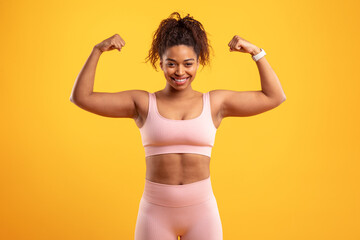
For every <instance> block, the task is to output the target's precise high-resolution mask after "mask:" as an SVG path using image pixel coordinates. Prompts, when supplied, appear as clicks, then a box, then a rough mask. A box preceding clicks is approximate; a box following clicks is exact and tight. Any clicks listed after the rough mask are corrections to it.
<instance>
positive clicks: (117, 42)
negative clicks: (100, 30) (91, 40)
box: [95, 34, 125, 53]
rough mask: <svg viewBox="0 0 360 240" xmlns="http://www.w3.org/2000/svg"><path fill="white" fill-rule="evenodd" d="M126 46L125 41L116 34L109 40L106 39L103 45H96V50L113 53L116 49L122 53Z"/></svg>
mask: <svg viewBox="0 0 360 240" xmlns="http://www.w3.org/2000/svg"><path fill="white" fill-rule="evenodd" d="M124 46H125V41H124V39H122V38H121V37H120V35H119V34H115V35H114V36H112V37H109V38H108V39H105V40H104V41H102V42H101V43H99V44H97V45H95V47H96V48H98V49H99V50H100V51H101V53H103V52H105V51H111V50H114V49H117V50H119V52H120V51H121V48H122V47H124Z"/></svg>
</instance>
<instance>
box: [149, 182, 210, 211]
mask: <svg viewBox="0 0 360 240" xmlns="http://www.w3.org/2000/svg"><path fill="white" fill-rule="evenodd" d="M142 197H143V198H144V199H145V200H146V201H148V202H150V203H154V204H157V205H162V206H167V207H185V206H191V205H195V204H199V203H202V202H205V201H207V200H210V199H211V198H212V197H214V193H213V190H212V186H211V180H210V176H209V177H208V178H206V179H204V180H200V181H197V182H193V183H189V184H183V185H171V184H162V183H156V182H152V181H149V180H147V179H145V188H144V192H143V195H142Z"/></svg>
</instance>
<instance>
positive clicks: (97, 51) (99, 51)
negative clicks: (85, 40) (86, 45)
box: [93, 46, 103, 54]
mask: <svg viewBox="0 0 360 240" xmlns="http://www.w3.org/2000/svg"><path fill="white" fill-rule="evenodd" d="M93 52H96V53H98V54H102V53H103V52H102V51H101V50H100V48H99V47H97V46H94V47H93Z"/></svg>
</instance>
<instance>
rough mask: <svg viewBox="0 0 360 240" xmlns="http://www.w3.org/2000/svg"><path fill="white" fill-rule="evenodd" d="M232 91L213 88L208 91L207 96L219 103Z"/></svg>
mask: <svg viewBox="0 0 360 240" xmlns="http://www.w3.org/2000/svg"><path fill="white" fill-rule="evenodd" d="M232 92H233V91H231V90H225V89H214V90H211V91H209V96H210V99H211V101H212V102H215V103H217V104H221V103H222V102H223V101H224V99H226V98H227V97H228V96H229V95H230V94H231V93H232Z"/></svg>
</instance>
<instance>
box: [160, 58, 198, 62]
mask: <svg viewBox="0 0 360 240" xmlns="http://www.w3.org/2000/svg"><path fill="white" fill-rule="evenodd" d="M166 60H169V61H174V62H176V61H175V60H174V59H172V58H167V59H166ZM191 60H194V61H195V59H194V58H189V59H185V60H184V62H186V61H191Z"/></svg>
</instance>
